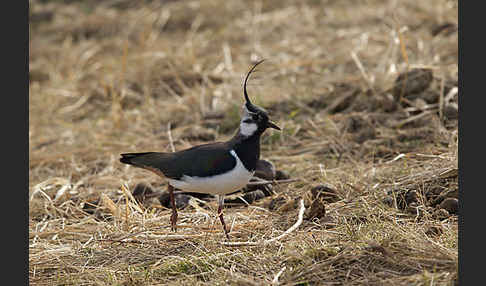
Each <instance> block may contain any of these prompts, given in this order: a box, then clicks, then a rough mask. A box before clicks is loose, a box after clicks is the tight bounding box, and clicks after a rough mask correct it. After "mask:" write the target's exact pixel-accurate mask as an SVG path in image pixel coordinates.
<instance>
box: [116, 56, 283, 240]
mask: <svg viewBox="0 0 486 286" xmlns="http://www.w3.org/2000/svg"><path fill="white" fill-rule="evenodd" d="M263 61H264V60H260V61H258V62H256V63H255V64H254V65H253V66H252V67H251V69H250V70H249V71H248V73H247V74H246V77H245V80H244V83H243V95H244V99H245V103H244V104H243V107H242V116H241V120H240V124H239V128H238V130H237V131H236V132H235V134H234V135H233V137H232V138H231V139H229V140H228V141H225V142H213V143H207V144H202V145H197V146H193V147H191V148H188V149H185V150H180V151H177V152H141V153H124V154H121V158H120V159H119V160H120V162H121V163H124V164H128V165H131V166H134V167H138V168H143V169H146V170H149V171H151V172H153V173H155V174H157V175H159V176H160V177H162V178H164V179H167V180H168V193H169V198H170V204H171V207H172V215H171V217H170V222H171V229H172V231H174V232H176V231H177V216H178V214H177V209H176V204H175V199H174V190H175V189H179V190H182V191H183V192H194V193H202V194H210V195H215V196H216V198H217V201H218V217H219V219H220V221H221V224H222V227H223V230H224V234H225V236H226V238H227V239H228V240H229V232H228V229H227V228H226V224H225V221H224V217H223V207H224V206H223V205H224V196H225V195H226V194H230V193H234V192H235V191H237V190H239V189H241V188H242V187H244V186H246V185H247V184H248V182H249V181H250V179H251V178H252V176H253V174H254V173H255V170H256V166H257V162H258V160H259V158H260V137H261V135H262V134H263V133H264V132H265V130H267V129H268V128H273V129H276V130H279V131H281V128H280V127H278V126H277V125H276V124H275V123H274V122H272V121H271V120H270V119H269V115H268V112H267V111H266V110H265V109H264V108H262V107H259V106H257V105H255V104H253V103H252V102H251V101H250V98H249V97H248V92H247V89H246V86H247V82H248V79H249V77H250V75H251V74H252V72H254V70H255V68H256V67H257V66H258V65H259V64H261V63H262V62H263Z"/></svg>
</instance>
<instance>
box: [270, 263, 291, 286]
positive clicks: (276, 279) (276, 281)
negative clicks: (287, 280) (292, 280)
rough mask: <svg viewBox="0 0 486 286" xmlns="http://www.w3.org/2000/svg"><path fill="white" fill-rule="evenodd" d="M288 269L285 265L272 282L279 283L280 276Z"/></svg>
mask: <svg viewBox="0 0 486 286" xmlns="http://www.w3.org/2000/svg"><path fill="white" fill-rule="evenodd" d="M285 269H287V266H284V267H283V268H282V269H281V270H280V271H279V272H278V273H277V274H275V277H273V280H272V284H274V285H277V284H278V278H279V277H280V275H282V273H283V272H284V271H285Z"/></svg>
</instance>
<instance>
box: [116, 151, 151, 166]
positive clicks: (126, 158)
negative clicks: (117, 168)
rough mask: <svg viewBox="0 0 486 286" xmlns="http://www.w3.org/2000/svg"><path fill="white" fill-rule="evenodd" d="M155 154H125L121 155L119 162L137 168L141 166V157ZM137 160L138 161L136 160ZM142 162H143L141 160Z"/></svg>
mask: <svg viewBox="0 0 486 286" xmlns="http://www.w3.org/2000/svg"><path fill="white" fill-rule="evenodd" d="M154 153H155V152H143V153H125V154H121V156H122V157H121V158H120V162H122V163H124V164H128V165H133V166H137V167H142V166H141V164H140V163H141V162H140V161H141V160H140V159H141V157H146V156H147V155H151V154H154ZM137 159H138V160H137ZM142 161H143V160H142Z"/></svg>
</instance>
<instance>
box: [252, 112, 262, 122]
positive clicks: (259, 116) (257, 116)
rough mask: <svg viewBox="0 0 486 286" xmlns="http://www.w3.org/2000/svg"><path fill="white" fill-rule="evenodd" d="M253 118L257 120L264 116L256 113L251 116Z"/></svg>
mask: <svg viewBox="0 0 486 286" xmlns="http://www.w3.org/2000/svg"><path fill="white" fill-rule="evenodd" d="M251 118H253V120H255V121H260V119H261V118H262V116H261V115H260V114H254V115H252V116H251Z"/></svg>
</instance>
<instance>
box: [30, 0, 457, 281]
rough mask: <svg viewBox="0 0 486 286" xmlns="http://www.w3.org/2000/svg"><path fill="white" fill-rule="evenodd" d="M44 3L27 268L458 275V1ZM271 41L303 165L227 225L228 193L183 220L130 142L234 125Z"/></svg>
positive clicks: (266, 143)
mask: <svg viewBox="0 0 486 286" xmlns="http://www.w3.org/2000/svg"><path fill="white" fill-rule="evenodd" d="M29 4H30V11H29V13H30V15H29V19H30V24H29V26H30V27H29V31H30V32H29V33H30V34H29V35H30V46H29V82H30V85H29V281H30V283H31V285H206V284H211V285H227V284H229V285H270V284H272V283H273V284H274V285H458V278H457V272H458V248H457V241H458V210H457V206H458V192H459V189H458V182H457V173H458V169H457V168H458V162H457V151H458V148H457V147H458V127H457V126H458V106H457V104H458V101H457V97H458V89H457V80H458V75H457V74H458V32H457V24H458V16H457V2H455V1H448V0H431V1H378V0H368V1H365V0H360V1H358V0H350V1H333V0H328V1H277V0H270V1H235V0H229V1H223V0H210V1H201V2H199V1H127V0H117V1H115V0H105V1H75V0H74V1H72V0H71V1H67V0H64V1H61V0H59V1H54V0H52V1H48V0H30V1H29ZM262 58H264V59H266V62H265V63H263V64H262V65H261V66H259V68H258V71H257V72H256V73H255V74H254V75H253V77H252V78H251V80H250V83H249V86H248V89H249V94H250V97H252V98H253V100H254V101H255V102H256V103H257V104H259V105H261V106H263V107H265V108H266V109H267V110H268V111H269V112H270V116H271V118H272V120H273V121H274V122H276V123H277V124H278V125H279V126H280V127H282V129H283V130H282V132H277V131H273V130H271V131H267V132H266V133H265V134H264V136H263V137H262V157H263V158H264V159H266V160H268V161H270V162H272V163H273V164H274V166H275V168H276V169H277V170H279V171H282V172H283V173H285V174H287V175H288V176H289V177H290V178H291V179H295V181H292V182H287V183H279V184H274V185H273V191H274V194H273V195H271V196H267V197H265V198H262V199H260V200H256V201H254V202H251V204H249V205H242V206H234V207H228V208H226V209H225V218H226V220H227V222H229V223H228V224H230V225H231V229H232V230H231V235H232V238H231V242H230V243H228V242H226V241H225V239H224V235H223V233H222V230H221V226H220V224H219V220H218V219H217V217H216V202H214V201H209V202H205V203H201V204H198V203H195V200H193V199H192V200H191V201H190V205H189V206H187V207H185V208H184V209H181V210H180V212H179V231H178V232H177V233H173V232H171V231H170V223H169V216H170V210H168V209H166V208H164V207H163V206H162V205H161V203H160V202H159V200H157V199H146V200H144V201H142V202H141V203H139V202H138V201H137V200H135V199H134V198H133V196H132V195H131V192H132V191H133V189H134V188H135V186H136V185H138V184H140V183H144V184H146V185H148V186H150V187H151V188H153V189H154V190H156V191H164V190H165V189H166V182H165V181H163V180H161V179H160V178H159V177H157V176H156V175H155V174H152V173H150V172H147V171H145V170H141V169H136V168H131V167H129V166H125V165H123V164H121V163H119V162H118V158H119V154H120V153H123V152H142V151H167V152H169V151H170V150H171V147H172V146H173V147H174V148H175V150H182V149H184V148H187V147H190V146H193V145H196V144H201V143H205V142H212V141H222V140H226V139H228V138H230V137H231V136H232V135H233V133H234V132H235V130H236V128H237V126H238V120H239V117H238V116H239V112H240V108H241V105H242V103H243V96H242V81H243V77H244V75H245V74H246V72H247V71H248V69H249V68H250V66H251V65H252V64H253V63H254V62H255V61H257V60H259V59H262ZM301 200H302V201H303V202H304V204H303V206H304V208H305V211H304V213H303V216H302V221H299V212H300V211H301V210H304V209H302V208H301V207H302V206H301V204H300V202H301ZM296 222H299V223H300V224H298V225H297V226H298V227H297V228H296V229H292V226H293V225H294V224H295V223H296ZM289 229H290V230H291V232H290V233H288V234H287V235H285V236H283V237H279V236H280V235H282V234H284V232H285V231H286V230H289Z"/></svg>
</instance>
